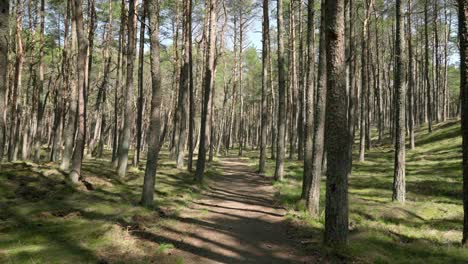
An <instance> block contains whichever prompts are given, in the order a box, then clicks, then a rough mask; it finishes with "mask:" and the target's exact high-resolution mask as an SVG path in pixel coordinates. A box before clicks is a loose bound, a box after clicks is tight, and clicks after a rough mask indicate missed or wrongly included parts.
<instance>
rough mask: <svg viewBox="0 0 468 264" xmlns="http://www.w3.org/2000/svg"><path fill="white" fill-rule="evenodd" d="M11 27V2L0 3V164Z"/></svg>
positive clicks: (0, 160)
mask: <svg viewBox="0 0 468 264" xmlns="http://www.w3.org/2000/svg"><path fill="white" fill-rule="evenodd" d="M9 26H10V1H0V163H1V162H2V159H3V154H4V150H5V141H6V121H5V114H4V113H5V108H6V107H5V99H6V89H7V85H6V84H7V79H8V39H9V30H10V29H9Z"/></svg>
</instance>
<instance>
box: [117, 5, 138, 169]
mask: <svg viewBox="0 0 468 264" xmlns="http://www.w3.org/2000/svg"><path fill="white" fill-rule="evenodd" d="M135 6H136V1H135V0H130V2H129V10H128V19H127V23H128V24H127V30H128V40H127V43H128V44H127V80H126V85H125V93H124V103H125V105H124V125H123V129H122V133H123V135H122V140H121V142H120V147H119V163H118V166H117V174H118V176H119V177H121V178H122V177H124V176H125V174H126V173H127V164H128V151H129V149H130V136H131V127H130V126H131V125H132V124H133V123H134V121H133V119H134V116H133V104H132V98H133V68H134V67H133V66H134V63H135V50H136V49H135V46H136V45H135V44H136V43H135V16H136V14H135Z"/></svg>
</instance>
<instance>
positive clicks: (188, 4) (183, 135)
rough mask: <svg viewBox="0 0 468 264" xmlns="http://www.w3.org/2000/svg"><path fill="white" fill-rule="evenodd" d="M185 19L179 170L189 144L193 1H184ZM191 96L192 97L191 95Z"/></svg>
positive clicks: (180, 90)
mask: <svg viewBox="0 0 468 264" xmlns="http://www.w3.org/2000/svg"><path fill="white" fill-rule="evenodd" d="M183 9H184V11H183V12H184V18H183V40H184V46H183V54H182V57H183V64H182V68H181V70H180V82H179V93H180V94H179V106H178V113H179V129H180V130H179V131H178V132H176V133H179V141H178V142H176V143H177V150H176V152H177V153H176V154H177V159H176V164H177V168H179V169H181V168H183V167H184V157H185V147H186V142H187V117H188V115H189V107H190V104H189V103H190V102H189V100H187V99H189V98H187V94H189V93H190V46H191V41H190V38H191V36H189V34H190V33H191V30H190V28H191V27H192V23H191V10H192V1H191V0H187V1H184V7H183ZM189 96H190V95H189Z"/></svg>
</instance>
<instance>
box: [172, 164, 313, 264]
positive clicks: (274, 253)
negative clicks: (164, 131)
mask: <svg viewBox="0 0 468 264" xmlns="http://www.w3.org/2000/svg"><path fill="white" fill-rule="evenodd" d="M220 170H222V172H223V173H222V175H219V176H217V177H215V178H214V180H213V183H212V184H211V187H210V191H209V192H208V193H207V194H205V195H204V196H203V198H202V199H200V200H198V201H195V202H194V203H193V206H191V208H188V209H187V210H185V212H183V213H182V215H181V216H180V219H179V220H180V221H181V222H182V224H179V225H176V226H175V227H174V230H166V231H167V232H169V233H168V234H165V236H166V237H171V238H172V239H171V241H168V242H171V243H173V244H174V245H175V247H176V249H175V250H174V251H172V254H173V256H178V258H179V259H181V258H183V263H314V262H315V261H314V260H313V257H308V256H306V255H305V254H304V252H302V250H301V245H300V244H298V243H297V242H296V241H293V240H292V239H290V238H289V237H288V235H287V232H286V226H285V224H284V223H283V220H284V214H285V210H284V209H281V208H277V207H275V206H274V202H273V194H274V190H273V187H272V186H271V183H270V182H269V180H268V179H265V178H263V177H261V176H259V175H258V174H256V173H255V172H254V171H253V170H252V169H251V168H249V167H247V166H245V165H244V164H243V163H242V161H241V160H238V159H224V160H223V161H222V162H221V165H220Z"/></svg>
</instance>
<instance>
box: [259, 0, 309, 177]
mask: <svg viewBox="0 0 468 264" xmlns="http://www.w3.org/2000/svg"><path fill="white" fill-rule="evenodd" d="M269 16H270V13H269V11H268V0H263V31H262V33H263V37H262V39H263V42H262V118H261V119H262V124H261V132H260V137H261V139H260V161H259V165H258V172H259V173H260V174H264V173H265V162H266V151H267V149H266V147H267V125H268V123H267V122H268V107H267V90H268V81H267V78H268V68H267V67H268V41H269V37H268V36H269V35H270V33H269V32H270V17H269ZM312 45H313V44H312Z"/></svg>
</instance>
